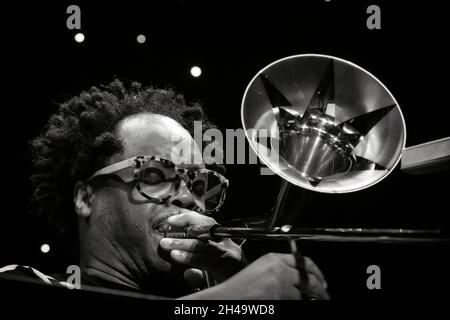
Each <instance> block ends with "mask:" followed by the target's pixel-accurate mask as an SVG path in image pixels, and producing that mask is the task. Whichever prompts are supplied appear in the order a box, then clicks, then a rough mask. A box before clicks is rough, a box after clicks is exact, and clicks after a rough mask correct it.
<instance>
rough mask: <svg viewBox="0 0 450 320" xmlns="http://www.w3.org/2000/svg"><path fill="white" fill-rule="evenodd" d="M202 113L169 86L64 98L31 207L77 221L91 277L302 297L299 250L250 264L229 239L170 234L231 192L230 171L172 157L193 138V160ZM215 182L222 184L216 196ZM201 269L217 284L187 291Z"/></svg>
mask: <svg viewBox="0 0 450 320" xmlns="http://www.w3.org/2000/svg"><path fill="white" fill-rule="evenodd" d="M194 120H198V121H202V123H203V125H204V129H207V128H209V127H211V126H212V125H211V124H210V122H209V121H208V120H207V119H206V118H205V116H204V115H203V112H202V109H201V108H200V106H198V105H197V106H187V105H186V103H185V102H184V99H183V97H182V96H180V95H177V94H175V93H174V92H173V91H171V90H160V89H153V88H145V89H142V88H141V86H140V85H139V84H136V83H134V84H132V85H131V88H129V89H126V88H125V87H124V85H123V84H122V83H121V82H120V81H114V82H113V83H111V84H110V85H109V86H103V87H102V89H101V90H100V89H98V88H95V87H94V88H91V89H90V90H89V91H86V92H83V93H82V94H81V95H80V96H78V97H75V98H73V99H71V100H70V101H68V102H67V103H64V104H62V105H61V106H60V108H59V111H58V112H57V113H56V114H55V115H53V116H52V117H51V118H50V121H49V125H48V126H47V128H46V131H45V132H44V133H43V134H42V135H41V136H39V137H38V138H36V139H35V140H34V141H33V142H32V150H33V161H34V165H35V174H34V175H33V176H32V181H33V184H34V190H35V192H34V196H33V201H34V204H35V206H36V208H37V211H39V212H41V213H43V214H46V215H49V217H50V218H51V220H52V221H54V222H56V223H57V224H58V225H59V226H60V227H62V228H64V230H65V231H66V232H70V231H71V230H72V231H73V230H74V228H73V227H74V226H77V229H78V232H79V239H80V267H81V270H82V277H81V281H82V286H84V285H90V286H99V287H106V288H111V289H121V290H128V291H138V292H143V293H148V294H152V295H155V296H165V297H181V298H186V299H299V298H301V297H302V293H301V292H300V290H299V285H300V280H301V279H300V273H299V271H298V270H297V268H296V259H295V257H294V256H293V255H288V254H273V253H272V254H267V255H265V256H263V257H261V258H259V259H258V260H256V261H254V262H253V263H251V264H250V265H246V263H245V259H244V258H243V254H242V252H241V249H240V247H239V246H238V245H236V244H235V243H234V242H233V241H231V240H229V239H228V240H223V241H221V242H212V241H203V240H199V239H171V238H165V236H164V235H165V233H166V232H167V231H170V230H177V229H180V228H183V227H187V226H193V225H210V224H214V223H216V222H215V220H214V219H212V218H211V217H208V216H207V215H206V214H207V213H208V212H210V211H213V210H217V209H218V208H219V207H220V205H221V204H222V201H223V196H222V193H224V192H225V188H226V184H227V180H226V178H224V177H223V176H222V175H221V174H220V173H219V172H217V171H213V170H209V169H206V168H205V166H204V165H203V164H196V163H194V162H193V161H189V160H188V161H184V162H182V163H177V164H174V163H173V161H171V160H172V158H173V157H172V156H173V155H174V154H180V153H181V152H182V150H180V148H182V146H186V145H191V146H194V147H193V148H192V149H191V152H192V154H191V155H192V157H187V158H191V159H194V158H197V159H198V156H199V155H200V157H201V148H202V146H198V145H197V144H196V143H195V141H194V140H193V138H192V130H193V121H194ZM190 132H191V133H190ZM217 169H218V168H216V170H217ZM209 179H212V180H214V179H215V181H216V184H215V187H216V188H215V190H216V191H217V190H218V191H217V192H219V196H217V194H216V196H215V197H214V198H211V199H212V200H211V199H207V197H208V191H209V190H210V189H208V185H209ZM212 180H211V181H212ZM73 209H74V210H73ZM73 211H75V213H73ZM74 217H76V219H77V223H74V219H73V218H74ZM305 269H306V272H307V274H308V281H307V283H308V288H306V289H305V290H306V293H307V294H308V295H310V296H313V297H316V298H328V295H327V293H326V283H325V280H324V278H323V275H322V274H321V272H320V270H319V269H318V268H317V266H316V265H315V264H314V263H313V262H312V261H311V260H310V259H306V266H305ZM201 270H206V271H207V272H208V274H210V275H211V278H212V280H213V281H214V282H213V283H214V284H216V285H214V286H212V287H210V288H207V289H204V290H201V291H198V292H192V291H188V290H187V289H186V286H185V285H184V284H185V283H189V284H190V285H191V286H192V287H199V286H200V284H201V283H203V282H204V280H205V279H204V276H205V273H204V272H202V271H201ZM303 280H304V279H303Z"/></svg>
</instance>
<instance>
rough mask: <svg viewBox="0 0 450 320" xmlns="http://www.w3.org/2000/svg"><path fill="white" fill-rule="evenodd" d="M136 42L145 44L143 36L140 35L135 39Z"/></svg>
mask: <svg viewBox="0 0 450 320" xmlns="http://www.w3.org/2000/svg"><path fill="white" fill-rule="evenodd" d="M136 40H137V42H139V43H144V42H145V36H144V35H143V34H140V35H138V36H137V38H136Z"/></svg>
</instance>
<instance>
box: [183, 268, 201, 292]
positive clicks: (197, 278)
mask: <svg viewBox="0 0 450 320" xmlns="http://www.w3.org/2000/svg"><path fill="white" fill-rule="evenodd" d="M183 277H184V280H186V282H187V283H188V284H189V285H190V286H191V288H192V289H197V288H202V287H203V272H202V270H200V269H194V268H190V269H186V270H185V271H184V274H183Z"/></svg>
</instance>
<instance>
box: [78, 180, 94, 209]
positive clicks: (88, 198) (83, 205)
mask: <svg viewBox="0 0 450 320" xmlns="http://www.w3.org/2000/svg"><path fill="white" fill-rule="evenodd" d="M92 196H93V190H92V187H91V186H90V185H88V184H86V183H85V182H82V181H77V183H75V187H74V192H73V201H74V204H75V212H76V213H77V214H78V215H79V216H80V217H83V218H88V217H89V216H90V215H91V212H92Z"/></svg>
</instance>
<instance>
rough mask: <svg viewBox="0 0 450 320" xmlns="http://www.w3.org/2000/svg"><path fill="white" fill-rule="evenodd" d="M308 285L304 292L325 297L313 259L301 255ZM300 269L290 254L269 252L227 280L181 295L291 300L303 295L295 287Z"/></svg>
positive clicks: (323, 282)
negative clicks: (193, 292)
mask: <svg viewBox="0 0 450 320" xmlns="http://www.w3.org/2000/svg"><path fill="white" fill-rule="evenodd" d="M305 271H306V274H307V275H308V285H307V288H306V290H305V292H304V293H305V294H306V295H308V296H309V297H312V298H316V299H329V296H328V293H327V291H326V288H327V284H326V282H325V279H324V277H323V275H322V272H321V271H320V270H319V268H318V267H317V266H316V265H315V264H314V262H313V261H312V260H311V259H309V258H308V257H305ZM299 286H300V273H299V271H298V269H297V268H296V261H295V257H294V256H293V255H292V254H280V253H269V254H266V255H264V256H262V257H261V258H259V259H257V260H256V261H254V262H253V263H251V264H250V265H249V266H247V267H246V268H245V269H243V270H242V271H240V272H238V273H237V274H236V275H234V276H233V277H231V278H230V279H228V280H227V281H225V282H223V283H221V284H219V285H217V286H214V287H211V288H209V289H205V290H202V291H200V292H198V293H195V294H192V295H189V296H186V297H182V298H181V299H220V300H261V299H262V300H293V299H302V298H305V297H304V296H302V293H301V292H300V289H299Z"/></svg>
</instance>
